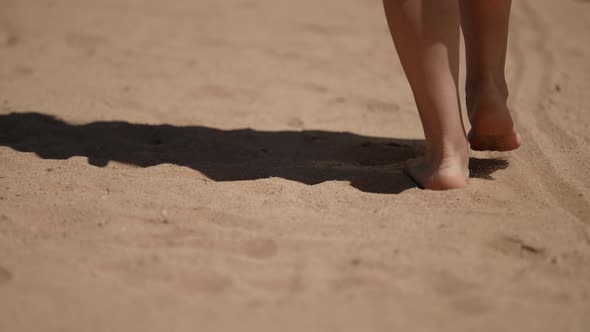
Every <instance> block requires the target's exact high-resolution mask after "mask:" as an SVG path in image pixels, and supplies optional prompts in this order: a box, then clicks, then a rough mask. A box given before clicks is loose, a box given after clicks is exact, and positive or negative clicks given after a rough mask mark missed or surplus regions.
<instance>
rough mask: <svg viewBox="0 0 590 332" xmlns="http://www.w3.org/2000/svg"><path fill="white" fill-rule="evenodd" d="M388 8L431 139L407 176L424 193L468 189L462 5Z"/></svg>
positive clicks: (402, 1) (395, 4) (428, 0)
mask: <svg viewBox="0 0 590 332" xmlns="http://www.w3.org/2000/svg"><path fill="white" fill-rule="evenodd" d="M383 3H384V7H385V14H386V16H387V21H388V23H389V30H390V31H391V35H392V37H393V41H394V43H395V46H396V49H397V52H398V55H399V57H400V60H401V63H402V66H403V68H404V71H405V73H406V76H407V78H408V81H409V82H410V86H411V88H412V92H413V94H414V99H415V101H416V106H417V108H418V113H419V114H420V120H421V121H422V127H423V129H424V136H425V139H426V154H425V156H424V157H421V158H418V159H416V160H413V161H411V162H410V163H409V164H408V165H407V168H406V172H407V173H408V175H410V176H411V177H412V178H413V179H414V180H415V181H416V182H418V183H419V184H420V185H421V186H422V187H423V188H427V189H436V190H444V189H452V188H459V187H463V186H465V185H466V184H467V179H468V178H469V170H468V164H469V147H468V143H467V138H466V137H465V130H464V128H463V122H462V120H461V113H460V104H459V100H458V96H457V95H458V94H457V81H458V76H459V75H458V74H459V4H458V1H457V0H384V1H383Z"/></svg>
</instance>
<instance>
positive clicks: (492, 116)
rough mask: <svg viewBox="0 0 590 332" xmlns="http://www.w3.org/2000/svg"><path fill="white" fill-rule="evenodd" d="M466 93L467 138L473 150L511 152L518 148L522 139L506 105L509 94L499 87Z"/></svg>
mask: <svg viewBox="0 0 590 332" xmlns="http://www.w3.org/2000/svg"><path fill="white" fill-rule="evenodd" d="M476 90H479V91H477V92H471V93H470V91H468V100H467V112H468V114H469V122H471V130H470V131H469V134H468V138H469V143H470V145H471V149H472V150H476V151H484V150H489V151H511V150H514V149H516V148H518V147H519V146H520V144H521V138H520V135H519V134H518V132H516V129H515V128H514V122H513V121H512V117H511V116H510V110H509V109H508V105H507V103H506V99H507V97H508V93H502V92H500V91H501V90H503V89H498V88H483V89H477V88H474V89H472V90H471V91H476Z"/></svg>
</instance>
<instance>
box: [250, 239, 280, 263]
mask: <svg viewBox="0 0 590 332" xmlns="http://www.w3.org/2000/svg"><path fill="white" fill-rule="evenodd" d="M243 248H244V253H245V254H246V256H248V257H251V258H257V259H267V258H271V257H273V256H274V255H276V254H277V244H276V243H275V241H273V240H270V239H255V240H249V241H246V243H244V247H243Z"/></svg>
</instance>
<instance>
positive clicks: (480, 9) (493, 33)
mask: <svg viewBox="0 0 590 332" xmlns="http://www.w3.org/2000/svg"><path fill="white" fill-rule="evenodd" d="M511 3H512V0H494V1H491V0H460V6H461V26H462V28H463V34H464V36H465V49H466V55H467V56H466V58H467V81H466V84H465V90H466V95H467V103H466V104H467V113H468V114H469V121H470V123H471V131H470V132H469V141H470V143H471V148H472V149H473V150H494V151H509V150H514V149H516V148H518V147H519V146H520V142H521V139H520V136H519V135H518V133H517V132H516V130H515V129H514V123H513V122H512V117H511V116H510V111H509V110H508V106H507V104H506V100H507V99H508V87H507V85H506V78H505V75H504V67H505V63H506V50H507V43H508V21H509V17H510V6H511Z"/></svg>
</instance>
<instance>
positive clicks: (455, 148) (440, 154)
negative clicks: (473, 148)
mask: <svg viewBox="0 0 590 332" xmlns="http://www.w3.org/2000/svg"><path fill="white" fill-rule="evenodd" d="M426 159H427V161H428V162H430V163H433V164H441V163H444V162H447V161H455V162H457V163H459V164H465V165H466V164H467V163H468V162H469V143H468V142H467V139H466V138H464V137H462V138H458V139H455V140H449V141H441V142H440V143H435V144H427V147H426Z"/></svg>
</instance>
